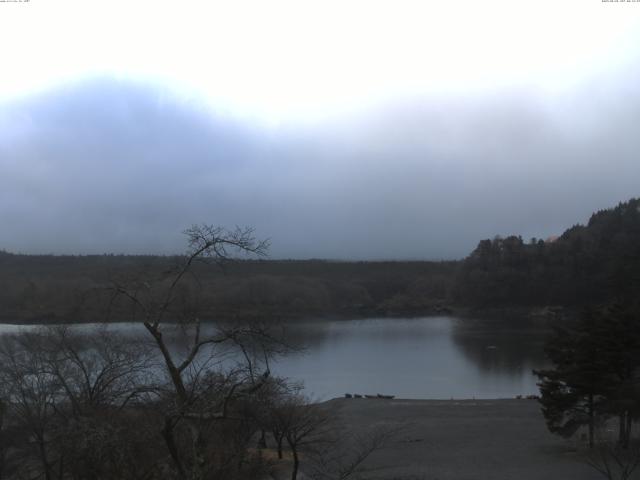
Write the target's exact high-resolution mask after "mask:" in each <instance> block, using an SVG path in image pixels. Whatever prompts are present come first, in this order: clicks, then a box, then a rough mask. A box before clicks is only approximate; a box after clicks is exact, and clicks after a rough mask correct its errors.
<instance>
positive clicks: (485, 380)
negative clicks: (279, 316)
mask: <svg viewBox="0 0 640 480" xmlns="http://www.w3.org/2000/svg"><path fill="white" fill-rule="evenodd" d="M33 328H37V326H35V327H34V326H24V327H21V326H13V325H0V334H4V333H14V332H17V331H20V330H29V329H33ZM74 328H79V329H82V330H87V331H90V330H91V329H95V328H103V327H98V326H96V325H81V326H78V327H74ZM106 328H107V329H109V330H111V331H116V332H119V333H125V334H127V335H131V336H136V337H139V338H140V339H141V340H143V341H148V340H149V339H148V336H147V334H146V332H145V331H144V327H143V326H142V325H141V324H127V323H125V324H112V325H109V326H108V327H106ZM209 328H211V327H209ZM286 333H287V336H288V339H289V340H290V341H293V342H295V343H297V344H300V345H304V347H305V349H304V351H303V352H301V353H296V354H294V355H290V356H287V357H284V358H281V359H278V360H277V361H276V362H275V363H274V364H273V365H272V371H273V373H274V374H275V375H278V376H284V377H290V378H291V379H293V380H297V381H303V382H304V384H305V386H306V391H307V393H308V394H310V395H311V396H312V397H314V398H317V399H327V398H331V397H336V396H342V395H344V393H360V394H376V393H381V394H391V395H396V396H398V397H402V398H452V397H453V398H473V397H475V398H504V397H514V396H515V395H519V394H523V395H528V394H534V393H536V392H537V387H536V379H535V377H533V375H532V374H531V370H532V369H533V368H540V367H542V366H544V365H545V361H544V353H543V343H544V339H545V337H546V332H545V331H543V330H541V329H539V328H534V327H527V326H526V325H518V328H514V327H513V326H510V325H509V324H505V323H498V322H480V321H474V320H460V319H457V318H454V317H425V318H417V319H398V318H386V319H367V320H349V321H345V320H341V321H319V322H312V323H300V324H295V325H289V326H288V327H287V328H286ZM170 337H172V349H173V350H174V351H176V352H177V351H180V350H183V349H184V351H185V353H186V349H187V347H188V346H187V344H186V343H185V342H184V338H185V337H184V336H183V335H182V333H181V331H180V329H179V328H175V329H174V331H173V334H171V335H170ZM145 339H147V340H145Z"/></svg>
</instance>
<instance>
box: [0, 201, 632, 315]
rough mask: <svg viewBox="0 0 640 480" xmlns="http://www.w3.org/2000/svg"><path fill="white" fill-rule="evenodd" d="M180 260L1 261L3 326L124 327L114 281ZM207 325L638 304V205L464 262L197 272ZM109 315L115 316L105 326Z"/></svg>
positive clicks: (484, 249)
mask: <svg viewBox="0 0 640 480" xmlns="http://www.w3.org/2000/svg"><path fill="white" fill-rule="evenodd" d="M181 258H182V257H180V256H175V257H171V256H151V255H149V256H134V255H86V256H54V255H17V254H11V253H7V252H1V251H0V315H1V318H0V320H2V321H5V322H43V323H46V322H76V321H104V320H109V321H119V320H122V319H123V318H125V317H126V314H128V312H123V311H122V310H121V309H119V308H118V305H117V304H115V305H113V304H110V303H109V302H110V299H109V296H108V294H106V293H105V291H106V290H105V289H107V288H108V287H109V286H110V285H112V284H113V282H114V281H123V279H127V280H130V279H132V278H144V277H147V276H161V275H162V273H163V272H165V271H167V270H169V269H171V268H173V267H175V265H176V263H179V262H180V259H181ZM194 269H195V271H196V272H197V275H198V279H199V282H200V283H199V285H198V286H197V289H194V288H193V286H191V287H190V286H189V285H185V287H184V288H183V289H182V291H181V294H182V295H183V296H185V298H186V297H188V296H189V295H191V296H193V295H194V293H193V291H194V290H197V291H198V292H201V293H199V294H198V295H199V298H198V301H199V302H200V308H201V312H202V315H203V317H204V318H209V317H211V318H213V317H216V318H237V317H241V316H255V315H260V316H262V317H263V318H282V319H290V318H299V317H320V316H348V317H356V316H366V315H381V316H382V315H424V314H432V313H440V312H443V311H448V309H450V308H456V307H463V308H464V309H469V308H470V309H472V310H474V311H477V310H482V309H505V308H510V307H516V308H524V309H531V308H536V307H544V306H565V307H572V308H579V307H583V306H585V305H589V304H594V305H595V304H601V303H608V302H611V301H614V300H615V301H617V300H621V299H622V300H624V299H625V298H633V297H634V296H638V293H639V292H640V278H639V277H640V273H639V272H640V200H638V199H632V200H629V201H628V202H625V203H620V204H619V205H618V206H617V207H615V208H612V209H608V210H602V211H599V212H597V213H594V214H593V215H592V217H591V219H590V220H589V222H588V224H587V225H576V226H573V227H571V228H569V229H568V230H567V231H566V232H564V233H563V234H562V235H561V236H560V237H559V238H557V239H555V240H553V241H550V240H546V241H545V240H540V239H536V238H532V239H530V240H528V241H525V240H523V239H522V238H521V237H518V236H509V237H506V238H501V237H495V238H494V239H492V240H489V239H487V240H482V241H480V243H479V244H478V246H477V248H476V249H475V250H474V251H473V252H472V253H471V254H470V255H469V256H468V257H467V258H466V259H464V260H461V261H447V262H428V261H375V262H374V261H371V262H338V261H327V260H264V259H260V260H239V261H234V262H233V263H229V264H227V265H226V266H224V267H223V268H221V266H220V265H215V264H213V265H212V264H198V265H195V266H194ZM106 312H108V315H109V318H106V315H107V313H106Z"/></svg>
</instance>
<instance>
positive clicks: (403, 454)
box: [326, 399, 603, 480]
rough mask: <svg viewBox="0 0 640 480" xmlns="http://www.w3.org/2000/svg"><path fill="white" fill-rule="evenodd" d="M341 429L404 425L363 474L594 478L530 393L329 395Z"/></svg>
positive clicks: (462, 479) (431, 478)
mask: <svg viewBox="0 0 640 480" xmlns="http://www.w3.org/2000/svg"><path fill="white" fill-rule="evenodd" d="M326 405H327V406H328V407H329V408H330V409H332V410H333V409H335V411H336V412H338V415H339V417H340V421H341V423H342V424H343V425H345V426H346V427H347V429H349V430H352V431H354V432H363V431H365V430H366V429H368V428H375V427H377V426H383V425H386V426H400V425H402V426H404V429H403V431H402V432H401V433H400V434H398V436H397V438H396V439H394V440H393V441H392V442H390V443H389V445H388V446H387V447H386V448H385V449H383V450H380V451H377V452H376V453H375V454H374V455H373V456H372V457H371V458H370V461H368V464H367V465H368V466H369V467H370V468H372V469H373V470H371V471H370V472H368V475H367V478H379V479H389V480H390V479H399V478H402V479H412V480H413V479H416V480H484V479H487V480H489V479H491V480H494V479H495V480H534V479H535V480H556V479H557V480H574V479H575V480H592V479H593V480H596V479H602V478H603V477H602V476H601V475H600V474H599V473H597V472H596V471H595V470H593V469H592V468H591V467H589V466H588V465H586V464H585V463H584V462H583V461H582V460H581V454H580V453H579V452H581V451H584V447H583V446H582V445H581V444H580V441H579V440H570V441H567V440H563V439H561V438H559V437H557V436H555V435H552V434H550V433H549V432H548V431H547V429H546V426H545V423H544V419H543V417H542V414H541V413H540V406H539V404H538V402H536V401H535V400H444V401H443V400H381V399H335V400H331V401H329V402H327V404H326Z"/></svg>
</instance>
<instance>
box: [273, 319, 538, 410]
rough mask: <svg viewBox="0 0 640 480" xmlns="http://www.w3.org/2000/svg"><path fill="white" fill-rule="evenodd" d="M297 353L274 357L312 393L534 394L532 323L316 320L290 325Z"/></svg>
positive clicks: (534, 334)
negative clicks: (301, 346) (301, 345)
mask: <svg viewBox="0 0 640 480" xmlns="http://www.w3.org/2000/svg"><path fill="white" fill-rule="evenodd" d="M290 331H291V334H292V335H293V336H294V337H295V338H296V339H298V340H300V341H304V342H305V344H306V347H307V348H306V351H305V353H304V354H298V355H296V356H291V357H286V358H283V359H281V360H280V361H278V362H277V364H276V366H275V367H274V370H275V371H276V372H277V373H278V374H279V375H283V376H287V377H291V378H294V379H298V380H304V382H305V385H306V389H307V391H308V392H309V393H310V394H312V395H315V396H316V397H318V398H329V397H335V396H341V395H343V394H344V393H364V394H376V393H382V394H392V395H396V396H399V397H403V398H451V397H453V398H472V397H475V398H504V397H514V396H515V395H519V394H523V395H528V394H534V393H536V392H537V387H536V379H535V377H533V375H532V374H531V370H532V369H533V368H540V367H542V366H544V352H543V343H544V339H545V336H546V333H545V332H544V331H542V330H540V329H535V328H527V327H524V328H523V329H522V330H520V329H515V328H513V327H510V326H509V325H505V324H498V323H484V322H478V321H471V320H459V319H456V318H453V317H426V318H419V319H397V318H396V319H368V320H350V321H332V322H318V323H312V324H303V325H298V326H295V327H291V329H290Z"/></svg>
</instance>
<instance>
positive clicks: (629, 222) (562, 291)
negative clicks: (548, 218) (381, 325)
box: [453, 199, 640, 307]
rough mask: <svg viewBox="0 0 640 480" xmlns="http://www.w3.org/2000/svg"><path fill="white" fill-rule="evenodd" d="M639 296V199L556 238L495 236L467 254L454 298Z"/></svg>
mask: <svg viewBox="0 0 640 480" xmlns="http://www.w3.org/2000/svg"><path fill="white" fill-rule="evenodd" d="M638 297H640V199H632V200H629V201H628V202H624V203H620V204H619V205H618V206H617V207H615V208H612V209H608V210H601V211H599V212H597V213H594V214H593V215H592V216H591V218H590V219H589V222H588V224H587V225H576V226H574V227H571V228H569V229H568V230H567V231H565V232H564V234H562V236H560V237H559V238H557V239H555V240H549V241H543V240H537V239H531V240H530V241H529V242H526V243H525V242H524V241H523V240H522V238H521V237H516V236H510V237H507V238H500V237H496V238H494V239H493V240H482V241H481V242H480V243H479V244H478V246H477V248H476V249H475V250H474V251H473V252H472V253H471V255H469V257H467V258H466V259H465V260H464V261H463V263H462V265H461V266H460V270H459V273H458V276H457V279H456V282H455V287H454V290H453V300H454V302H455V303H457V304H463V305H469V306H474V307H498V306H541V305H563V306H582V305H587V304H595V303H602V302H608V301H614V300H629V299H631V300H633V299H635V298H638Z"/></svg>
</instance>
